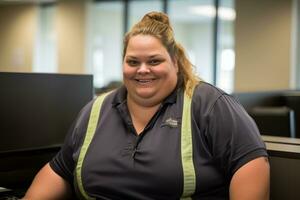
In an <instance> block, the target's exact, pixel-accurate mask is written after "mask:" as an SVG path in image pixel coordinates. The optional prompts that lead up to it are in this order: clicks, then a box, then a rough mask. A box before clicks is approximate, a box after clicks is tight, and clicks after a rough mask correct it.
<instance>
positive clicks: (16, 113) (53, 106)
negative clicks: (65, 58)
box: [0, 72, 93, 153]
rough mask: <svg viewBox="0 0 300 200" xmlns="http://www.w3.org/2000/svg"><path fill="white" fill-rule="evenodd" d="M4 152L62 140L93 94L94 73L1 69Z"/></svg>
mask: <svg viewBox="0 0 300 200" xmlns="http://www.w3.org/2000/svg"><path fill="white" fill-rule="evenodd" d="M0 96H1V97H0V137H1V139H0V153H1V152H7V151H19V150H26V149H36V148H42V147H49V146H53V145H60V144H62V142H63V140H64V138H65V135H66V133H67V132H68V129H69V127H70V125H71V123H72V121H73V120H74V119H75V118H76V115H77V114H78V112H79V111H80V109H81V108H82V107H83V106H84V105H85V104H86V103H87V102H89V101H90V100H91V99H92V98H93V82H92V76H91V75H71V74H42V73H4V72H2V73H0Z"/></svg>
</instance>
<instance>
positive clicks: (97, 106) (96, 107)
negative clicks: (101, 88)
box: [75, 93, 109, 200]
mask: <svg viewBox="0 0 300 200" xmlns="http://www.w3.org/2000/svg"><path fill="white" fill-rule="evenodd" d="M108 94H109V93H105V94H103V95H101V96H99V97H97V99H96V100H95V102H94V103H93V107H92V110H91V114H90V118H89V123H88V127H87V131H86V135H85V138H84V141H83V144H82V147H81V150H80V154H79V157H78V161H77V165H76V180H75V183H77V187H78V190H79V192H80V194H81V196H82V197H83V198H84V199H87V200H94V199H95V198H92V197H89V196H88V194H87V193H86V192H85V190H84V187H83V183H82V177H81V173H82V163H83V160H84V157H85V154H86V152H87V149H88V147H89V145H90V143H91V141H92V139H93V137H94V134H95V131H96V127H97V123H98V119H99V117H100V110H101V106H102V103H103V101H104V98H105V97H106V95H108ZM75 185H76V184H75Z"/></svg>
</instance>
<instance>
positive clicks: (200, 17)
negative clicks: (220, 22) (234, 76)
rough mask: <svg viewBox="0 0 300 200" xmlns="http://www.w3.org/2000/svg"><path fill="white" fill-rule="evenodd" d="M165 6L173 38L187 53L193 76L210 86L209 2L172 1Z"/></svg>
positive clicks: (210, 23)
mask: <svg viewBox="0 0 300 200" xmlns="http://www.w3.org/2000/svg"><path fill="white" fill-rule="evenodd" d="M168 2H169V6H168V7H169V16H170V19H171V22H172V24H173V27H174V32H175V38H176V40H177V42H179V43H181V44H182V45H183V46H184V48H185V49H186V51H187V54H188V56H189V58H190V61H191V62H192V64H193V65H195V72H196V73H197V74H198V75H199V76H200V77H201V78H202V79H203V80H205V81H207V82H210V83H213V66H212V65H213V62H212V61H213V16H212V15H211V13H210V12H211V8H213V1H212V0H211V1H207V0H186V1H181V0H174V1H168Z"/></svg>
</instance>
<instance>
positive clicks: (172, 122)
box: [164, 118, 178, 128]
mask: <svg viewBox="0 0 300 200" xmlns="http://www.w3.org/2000/svg"><path fill="white" fill-rule="evenodd" d="M164 125H165V126H170V127H172V128H176V127H177V126H178V121H177V120H176V119H172V118H168V119H167V120H166V121H165V123H164Z"/></svg>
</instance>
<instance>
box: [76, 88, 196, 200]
mask: <svg viewBox="0 0 300 200" xmlns="http://www.w3.org/2000/svg"><path fill="white" fill-rule="evenodd" d="M107 94H109V93H106V94H103V95H101V96H99V97H97V99H96V100H95V102H94V104H93V106H92V110H91V114H90V118H89V123H88V128H87V132H86V136H85V139H84V142H83V145H82V147H81V150H80V154H79V158H78V161H77V165H76V172H75V176H76V177H75V178H76V179H75V186H76V185H77V187H78V188H77V189H78V190H79V192H80V194H81V196H82V197H83V198H84V199H87V200H95V198H92V197H90V196H88V194H87V193H86V191H85V190H84V186H83V183H82V177H81V173H82V164H83V161H84V157H85V154H86V152H87V149H88V147H89V145H90V143H91V141H92V139H93V136H94V134H95V130H96V127H97V123H98V120H99V117H100V116H99V115H100V110H101V105H102V103H103V101H104V98H105V97H106V96H107ZM191 96H192V95H191ZM191 103H192V99H191V97H189V96H188V95H187V94H186V93H184V99H183V111H182V125H181V161H182V168H183V193H182V197H181V199H185V200H187V199H191V196H192V195H193V194H194V192H195V188H196V176H195V169H194V163H193V142H192V129H191V122H192V120H191Z"/></svg>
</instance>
